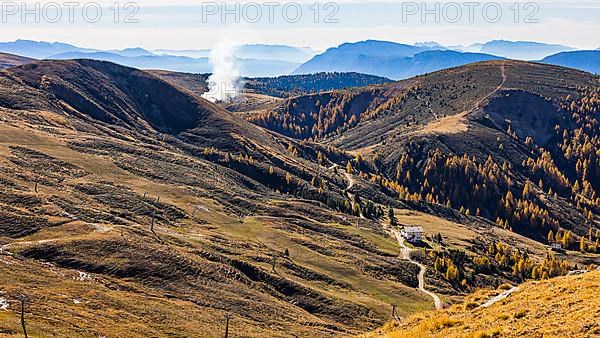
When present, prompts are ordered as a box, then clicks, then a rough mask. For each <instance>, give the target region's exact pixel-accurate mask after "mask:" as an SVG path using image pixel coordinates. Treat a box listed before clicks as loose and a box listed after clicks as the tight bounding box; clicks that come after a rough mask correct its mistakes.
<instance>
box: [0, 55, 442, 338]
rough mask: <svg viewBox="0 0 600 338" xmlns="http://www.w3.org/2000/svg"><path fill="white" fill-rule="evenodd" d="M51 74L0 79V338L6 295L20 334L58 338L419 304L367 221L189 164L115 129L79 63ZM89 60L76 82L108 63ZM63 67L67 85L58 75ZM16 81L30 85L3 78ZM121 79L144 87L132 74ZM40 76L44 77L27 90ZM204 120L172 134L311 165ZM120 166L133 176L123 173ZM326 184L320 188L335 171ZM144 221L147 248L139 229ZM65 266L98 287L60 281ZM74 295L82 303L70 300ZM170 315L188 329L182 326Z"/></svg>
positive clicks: (285, 325) (108, 86)
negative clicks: (0, 90) (21, 307)
mask: <svg viewBox="0 0 600 338" xmlns="http://www.w3.org/2000/svg"><path fill="white" fill-rule="evenodd" d="M57 64H58V65H59V66H60V67H58V68H53V67H52V63H42V64H41V65H40V66H39V68H33V69H31V72H30V71H28V70H24V69H20V70H17V71H16V72H11V73H10V76H5V77H4V78H3V81H4V90H5V91H6V95H3V97H4V99H5V101H3V102H2V105H3V106H5V107H6V106H8V107H11V108H12V109H8V108H7V109H2V110H1V113H0V119H1V123H0V130H1V132H0V163H1V166H0V169H1V170H0V180H2V183H3V190H2V194H1V195H0V197H1V198H0V205H1V206H2V213H3V214H2V215H3V216H2V220H1V221H0V245H2V246H3V254H2V255H1V256H0V258H2V260H1V261H0V269H2V272H3V278H4V280H3V284H2V287H0V291H2V292H6V296H5V297H4V298H6V300H7V301H8V302H9V304H10V306H9V308H8V309H7V310H0V315H1V316H0V332H5V333H6V334H8V335H20V333H18V332H20V328H19V325H18V323H17V322H15V320H14V319H15V318H16V316H17V312H18V304H17V299H18V294H26V295H27V296H28V297H30V301H29V302H28V306H27V309H26V315H27V322H28V325H29V326H30V327H31V330H33V332H32V335H33V336H35V335H38V334H37V333H36V332H35V330H38V331H40V332H56V333H57V334H59V336H61V335H62V336H98V335H105V336H107V337H120V336H124V335H127V336H147V335H148V333H152V334H153V335H156V336H198V335H199V334H200V333H202V334H205V333H207V332H208V334H209V336H220V335H221V334H222V329H223V318H224V316H225V314H226V313H230V314H231V315H232V316H233V320H232V325H234V326H235V327H237V329H238V330H240V332H244V334H246V335H248V336H265V335H269V336H286V335H288V334H296V335H331V334H341V333H356V332H359V330H362V329H363V328H364V327H375V326H377V325H380V324H382V323H383V322H385V320H387V318H389V317H388V316H389V304H390V303H399V304H402V306H401V309H400V311H401V312H402V313H403V314H409V313H414V312H417V311H422V310H425V309H428V308H431V306H432V304H431V302H430V300H429V299H428V298H427V297H424V296H423V295H421V294H420V293H418V292H417V291H416V290H414V289H413V287H412V286H410V285H411V283H413V282H414V279H415V275H416V270H415V268H414V266H411V265H410V264H406V263H405V262H402V261H401V260H400V259H398V257H397V251H395V248H394V246H393V241H391V240H390V239H389V238H388V237H387V235H386V234H385V233H383V232H381V230H378V229H377V228H376V223H374V222H366V221H365V222H364V223H363V224H362V228H361V229H360V230H356V229H355V228H354V227H353V226H351V224H354V219H355V218H354V217H352V216H348V215H345V216H344V215H341V214H339V213H337V212H332V210H331V209H327V208H325V207H324V206H323V205H319V204H315V203H314V202H310V201H306V200H301V199H291V198H290V196H287V195H285V194H279V193H277V192H276V191H273V190H269V189H268V188H267V187H265V186H263V185H261V184H260V183H259V182H257V181H255V180H252V179H249V178H248V177H245V176H244V175H243V174H241V173H239V172H236V171H234V170H231V169H230V168H227V167H225V166H221V165H219V164H215V163H212V162H209V161H207V160H206V159H202V158H199V157H195V156H192V155H189V153H188V152H187V151H188V149H187V148H183V149H182V148H178V147H179V146H180V143H177V142H175V141H174V140H172V139H171V140H170V142H172V143H167V142H160V141H159V142H157V137H156V135H154V132H155V131H153V130H152V128H151V127H149V126H148V125H147V124H140V125H136V127H135V128H125V127H124V125H123V124H122V121H127V123H131V121H134V120H135V119H136V118H137V117H133V118H132V116H131V115H127V114H125V113H124V112H125V111H126V109H123V110H116V108H115V107H114V106H113V104H114V102H115V101H114V100H106V101H105V99H106V97H103V96H95V95H94V94H93V91H91V89H90V88H89V87H88V84H89V83H91V82H87V81H88V80H89V79H88V78H87V77H86V76H87V75H86V73H87V72H88V71H89V70H86V68H85V67H87V65H84V67H83V68H80V66H81V65H82V64H80V63H73V62H64V63H62V62H59V63H57ZM99 64H100V66H98V65H95V66H94V67H96V68H95V69H93V70H91V72H93V73H94V72H97V71H100V72H104V71H106V69H105V67H109V69H110V67H112V66H110V65H108V64H105V63H99ZM70 67H76V68H75V69H76V70H77V72H78V73H79V74H80V76H74V75H73V74H71V73H69V72H70V71H71V68H70ZM57 69H58V70H57ZM117 71H118V72H124V71H123V70H122V69H119V68H117ZM6 74H7V73H5V74H4V75H6ZM36 74H42V75H43V76H42V77H41V78H40V77H38V76H37V75H36ZM18 76H24V77H26V78H27V81H29V83H31V84H32V87H27V86H25V85H23V84H22V83H20V82H18V81H14V80H13V79H14V78H15V77H18ZM69 76H74V78H73V80H72V81H71V82H66V81H63V80H64V79H65V78H68V77H69ZM109 76H112V75H110V73H109ZM133 78H137V79H139V80H140V81H143V83H144V84H147V83H153V81H154V80H153V79H151V78H146V75H144V74H140V73H137V74H133ZM99 79H101V80H102V81H99V82H97V83H95V84H94V87H93V89H94V90H96V89H97V88H99V90H107V91H110V92H111V95H118V99H119V100H120V101H119V102H120V104H121V106H120V107H121V108H123V107H124V106H125V105H126V106H125V108H127V111H130V112H132V113H133V114H139V115H141V116H143V115H144V114H146V113H147V112H145V111H144V110H143V106H142V105H141V103H139V102H138V103H136V102H135V100H136V98H135V95H134V93H132V94H126V95H124V94H123V93H124V90H130V89H128V88H127V87H124V86H123V82H126V81H131V79H132V78H131V77H129V78H127V76H125V79H127V80H124V79H123V77H122V75H119V80H118V81H121V82H118V81H117V82H118V83H119V85H120V86H123V87H115V82H104V81H105V78H104V77H100V78H99ZM40 80H42V81H44V83H43V85H41V86H40V87H38V85H39V83H38V81H40ZM154 83H155V84H158V85H159V86H162V85H163V84H161V82H154ZM67 87H68V89H67ZM44 88H52V91H53V92H54V94H52V93H50V92H47V91H44ZM120 88H125V89H120ZM154 89H155V88H154ZM67 90H68V91H70V92H67ZM149 90H153V88H149ZM15 93H21V94H19V95H17V94H15ZM69 93H70V94H69ZM75 94H77V95H80V97H85V99H86V100H90V101H91V100H94V104H95V105H97V106H101V108H98V109H97V111H100V110H101V109H103V110H105V111H107V112H108V113H109V114H111V116H112V117H110V118H111V119H115V120H116V121H117V124H119V126H114V125H111V124H108V123H100V122H98V121H95V120H94V119H92V118H90V117H88V116H87V115H85V113H87V112H88V111H87V110H85V109H83V108H81V107H84V106H85V104H86V102H82V101H81V100H80V101H77V100H74V101H72V102H71V101H70V100H72V97H73V96H71V95H75ZM54 95H59V96H61V97H62V99H61V100H56V97H55V96H54ZM175 95H180V94H178V93H175ZM153 98H154V99H156V97H153ZM193 100H196V99H192V101H193ZM183 101H185V100H183ZM179 102H180V103H181V100H180V101H179ZM197 102H200V103H202V102H201V101H197ZM70 103H72V104H70ZM142 103H143V102H142ZM156 104H158V105H160V104H161V103H160V102H156ZM65 107H66V108H65ZM140 107H141V108H140ZM154 108H155V107H154ZM154 108H153V109H154ZM184 108H185V107H184ZM62 109H65V110H67V111H68V114H67V113H66V112H65V111H63V110H62ZM139 109H142V110H139ZM186 109H188V110H189V107H188V108H186ZM204 112H205V113H207V114H212V115H208V122H207V125H205V126H202V128H208V129H204V131H203V130H202V129H196V130H194V131H192V132H187V135H186V137H191V135H192V134H193V133H204V132H207V133H208V134H210V133H213V132H215V131H219V132H221V133H222V132H223V130H227V131H229V133H227V137H226V138H225V137H222V138H221V139H223V140H224V141H223V142H226V143H225V144H224V145H225V146H227V147H231V148H230V149H234V150H232V152H233V154H236V151H239V149H240V148H241V149H244V148H243V147H249V148H252V147H254V146H255V147H254V148H252V149H249V148H245V149H244V151H248V152H250V151H254V152H251V154H253V156H256V157H255V158H261V157H262V159H263V160H266V161H269V160H271V161H274V159H281V160H282V161H283V163H284V164H285V163H293V164H294V165H295V166H297V167H296V168H297V169H298V168H302V169H303V170H305V171H306V172H309V173H310V172H311V171H313V170H316V165H314V164H313V163H311V162H310V161H307V160H306V159H304V158H301V157H299V156H293V155H291V154H289V153H287V152H286V151H285V146H286V144H288V143H289V141H287V140H282V139H275V138H274V137H272V136H270V135H269V134H268V133H266V132H264V131H261V130H259V129H258V128H255V127H253V126H251V125H249V124H246V123H244V122H243V121H242V122H238V121H235V120H233V119H232V118H230V117H229V116H228V115H226V113H225V112H223V111H219V110H218V109H217V108H215V107H212V106H210V107H209V108H205V110H204ZM115 113H118V114H115ZM155 117H156V116H155ZM212 123H216V124H217V126H214V125H213V124H212ZM210 128H212V129H210ZM218 128H231V129H222V130H219V129H218ZM148 135H150V137H149V136H148ZM162 136H163V137H164V136H165V135H162ZM258 140H260V141H258ZM281 143H283V145H282V144H281ZM81 145H83V146H81ZM296 146H298V145H297V144H296ZM200 149H202V148H200ZM129 163H132V164H133V167H131V166H127V165H124V164H129ZM272 163H273V164H271V165H273V166H275V167H277V168H279V167H278V166H279V165H281V164H280V163H279V162H275V161H274V162H272ZM281 170H285V167H283V168H282V169H281ZM319 170H321V169H319ZM148 173H151V174H152V175H150V174H148ZM292 173H293V174H294V179H295V180H299V179H300V178H298V177H297V176H295V175H297V174H298V173H297V172H292ZM313 175H314V173H313ZM324 175H329V174H326V173H323V174H322V176H324ZM327 178H328V179H329V180H330V182H331V183H330V184H336V183H335V181H336V178H335V177H333V176H331V177H327ZM338 180H340V181H341V182H343V180H342V179H341V178H340V179H338ZM35 181H38V183H39V184H38V192H37V193H36V192H35V191H34V186H35V183H34V182H35ZM339 184H341V185H345V183H339ZM330 189H331V190H335V189H340V188H337V187H335V186H334V185H332V186H331V187H330ZM158 197H160V202H158V201H157V200H156V199H157V198H158ZM194 209H196V211H195V212H194V211H193V210H194ZM153 213H155V214H156V222H155V231H156V233H157V235H158V236H159V237H160V241H159V240H157V238H156V237H155V236H154V235H153V234H152V233H151V232H150V231H149V225H150V223H151V218H152V217H151V215H152V214H153ZM240 214H242V215H244V216H246V217H240ZM265 216H266V217H265ZM306 216H308V217H306ZM285 249H288V250H289V252H290V259H284V258H280V259H279V260H278V261H277V268H276V271H275V272H273V271H272V270H271V263H270V262H271V260H272V257H273V256H276V255H280V254H281V253H282V252H283V251H284V250H285ZM9 253H10V254H9ZM46 263H50V264H52V268H51V267H50V265H47V264H46ZM13 266H22V267H23V268H22V269H15V268H13ZM53 269H54V270H56V271H58V272H57V273H54V272H52V270H53ZM78 271H84V272H86V273H88V274H90V275H93V276H94V278H95V279H98V280H102V281H103V282H101V283H91V282H90V283H82V282H84V281H73V276H79V273H78ZM86 288H87V290H89V292H90V294H88V295H86V294H84V293H82V291H81V290H83V289H86ZM48 290H50V291H48ZM82 294H83V295H85V297H82ZM98 294H105V296H104V297H100V296H96V295H98ZM63 295H64V296H63ZM80 298H84V299H82V300H81V301H82V302H81V303H78V302H79V300H80ZM72 299H77V300H78V301H77V303H76V302H75V301H73V300H72ZM98 299H99V300H98ZM158 303H161V304H163V306H162V307H159V306H157V304H158ZM157 307H159V309H157V310H154V311H155V313H154V314H152V315H149V314H148V311H150V310H148V309H155V308H157ZM177 308H179V310H177V311H176V309H177ZM45 313H53V317H49V316H47V315H45ZM113 313H120V314H122V316H121V317H119V316H118V315H115V316H112V314H113ZM181 313H186V314H189V315H190V317H191V318H190V321H189V322H192V323H198V324H196V325H190V324H189V322H184V321H182V320H181V319H180V318H179V317H181ZM109 315H110V316H109ZM148 318H151V319H150V320H148ZM122 322H126V323H127V324H122ZM171 323H173V324H171ZM179 323H181V324H179ZM267 332H268V334H267ZM40 334H41V335H43V333H40Z"/></svg>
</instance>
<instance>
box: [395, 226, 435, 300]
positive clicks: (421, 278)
mask: <svg viewBox="0 0 600 338" xmlns="http://www.w3.org/2000/svg"><path fill="white" fill-rule="evenodd" d="M392 232H393V234H394V236H396V239H397V240H398V244H400V247H401V248H402V258H403V259H406V260H408V261H409V262H411V263H413V264H415V265H417V266H418V267H419V269H420V270H419V275H418V276H417V278H418V279H419V291H421V292H423V293H425V294H427V295H429V296H430V297H431V298H433V302H434V303H435V308H436V309H438V310H440V309H442V308H443V307H444V304H443V303H442V300H441V299H440V297H439V296H438V295H436V294H435V293H433V292H431V291H429V290H427V289H425V272H426V271H427V268H426V267H425V265H423V264H421V263H419V262H417V261H415V260H413V259H412V258H410V253H411V251H413V250H412V249H410V248H409V247H407V246H406V243H404V237H402V235H401V234H400V232H398V231H396V230H392Z"/></svg>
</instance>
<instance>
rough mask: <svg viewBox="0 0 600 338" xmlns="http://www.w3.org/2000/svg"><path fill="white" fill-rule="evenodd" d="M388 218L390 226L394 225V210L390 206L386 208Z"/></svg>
mask: <svg viewBox="0 0 600 338" xmlns="http://www.w3.org/2000/svg"><path fill="white" fill-rule="evenodd" d="M388 217H389V218H390V225H396V215H394V208H392V206H390V207H389V208H388Z"/></svg>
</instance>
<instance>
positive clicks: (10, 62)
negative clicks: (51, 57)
mask: <svg viewBox="0 0 600 338" xmlns="http://www.w3.org/2000/svg"><path fill="white" fill-rule="evenodd" d="M33 61H35V60H34V59H30V58H26V57H23V56H18V55H13V54H8V53H0V69H3V68H9V67H14V66H19V65H22V64H25V63H29V62H33Z"/></svg>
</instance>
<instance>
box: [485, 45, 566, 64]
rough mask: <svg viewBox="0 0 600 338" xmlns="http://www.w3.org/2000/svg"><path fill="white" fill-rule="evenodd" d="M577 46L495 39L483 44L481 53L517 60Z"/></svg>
mask: <svg viewBox="0 0 600 338" xmlns="http://www.w3.org/2000/svg"><path fill="white" fill-rule="evenodd" d="M573 50H575V48H572V47H568V46H563V45H551V44H546V43H540V42H532V41H505V40H494V41H490V42H486V43H484V44H482V45H481V48H480V49H479V51H480V52H481V53H486V54H493V55H497V56H502V57H505V58H508V59H515V60H540V59H542V58H544V57H546V56H549V55H552V54H556V53H560V52H567V51H573Z"/></svg>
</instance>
